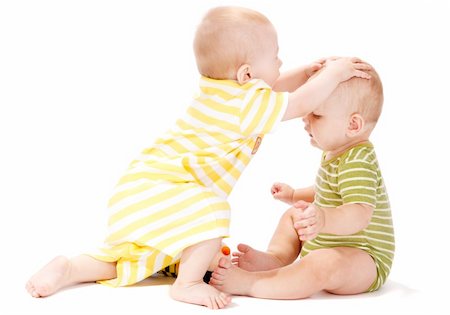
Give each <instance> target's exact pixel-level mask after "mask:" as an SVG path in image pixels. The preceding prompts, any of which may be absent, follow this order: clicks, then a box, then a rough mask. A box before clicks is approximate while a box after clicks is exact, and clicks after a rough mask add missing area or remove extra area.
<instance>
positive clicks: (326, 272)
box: [304, 249, 345, 283]
mask: <svg viewBox="0 0 450 315" xmlns="http://www.w3.org/2000/svg"><path fill="white" fill-rule="evenodd" d="M306 258H309V259H306ZM304 259H305V260H306V261H305V262H306V263H308V265H309V268H310V270H311V273H312V274H313V275H314V276H315V278H316V279H317V281H318V282H320V283H329V282H330V281H331V280H332V279H333V278H335V277H336V276H337V275H338V273H339V272H341V270H342V268H340V266H341V264H343V263H344V260H345V258H344V257H342V255H341V254H340V253H339V252H336V251H334V250H332V249H318V250H315V251H313V252H311V253H309V254H308V256H306V257H304Z"/></svg>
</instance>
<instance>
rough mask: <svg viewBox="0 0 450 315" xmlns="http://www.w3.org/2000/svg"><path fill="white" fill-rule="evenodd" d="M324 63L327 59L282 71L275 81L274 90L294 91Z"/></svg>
mask: <svg viewBox="0 0 450 315" xmlns="http://www.w3.org/2000/svg"><path fill="white" fill-rule="evenodd" d="M324 63H325V59H320V60H317V61H314V62H313V63H311V64H309V65H305V66H301V67H299V68H297V69H293V70H289V71H286V72H284V73H282V74H281V75H280V77H279V78H278V80H277V81H276V82H275V84H274V86H273V90H274V91H277V92H291V93H292V92H294V91H295V90H296V89H298V88H299V87H300V86H302V85H303V84H305V82H306V81H308V79H309V77H311V75H312V74H313V73H314V72H316V71H317V70H320V69H321V68H322V66H323V64H324Z"/></svg>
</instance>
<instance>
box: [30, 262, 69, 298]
mask: <svg viewBox="0 0 450 315" xmlns="http://www.w3.org/2000/svg"><path fill="white" fill-rule="evenodd" d="M69 279H70V261H69V260H68V259H67V258H66V257H63V256H58V257H56V258H54V259H53V260H52V261H50V262H49V263H48V264H47V265H45V266H44V268H42V269H41V270H39V271H38V272H37V273H36V274H35V275H34V276H32V277H31V278H30V280H28V282H27V284H26V286H25V288H26V289H27V291H28V293H30V295H31V296H33V297H35V298H38V297H44V296H49V295H52V294H53V293H55V292H56V291H58V290H59V289H61V288H63V287H65V286H67V285H68V284H69Z"/></svg>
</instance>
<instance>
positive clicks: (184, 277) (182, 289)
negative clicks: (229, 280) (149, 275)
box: [170, 238, 231, 309]
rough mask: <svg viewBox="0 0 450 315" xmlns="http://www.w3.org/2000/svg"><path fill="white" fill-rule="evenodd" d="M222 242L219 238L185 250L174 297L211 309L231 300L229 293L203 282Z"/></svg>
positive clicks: (174, 285)
mask: <svg viewBox="0 0 450 315" xmlns="http://www.w3.org/2000/svg"><path fill="white" fill-rule="evenodd" d="M221 244H222V239H220V238H217V239H212V240H208V241H204V242H201V243H198V244H195V245H192V246H190V247H188V248H186V249H185V250H184V251H183V254H182V255H181V260H180V267H179V270H178V277H177V280H176V281H175V283H174V284H173V285H172V288H171V291H170V295H171V296H172V298H174V299H175V300H178V301H182V302H187V303H192V304H198V305H204V306H207V307H209V308H211V309H219V308H223V307H225V306H226V305H227V304H229V303H230V302H231V298H230V296H229V295H228V294H225V293H223V292H220V291H218V290H217V289H216V288H214V287H213V286H211V285H209V284H206V283H204V282H203V276H204V275H205V272H206V271H207V270H208V266H209V264H210V262H211V260H212V259H213V258H214V256H215V255H216V254H217V252H218V251H219V250H220V247H221Z"/></svg>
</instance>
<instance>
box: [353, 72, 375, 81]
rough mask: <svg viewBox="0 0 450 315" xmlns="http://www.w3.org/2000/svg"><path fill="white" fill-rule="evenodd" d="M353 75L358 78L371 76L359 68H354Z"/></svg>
mask: <svg viewBox="0 0 450 315" xmlns="http://www.w3.org/2000/svg"><path fill="white" fill-rule="evenodd" d="M354 76H355V77H358V78H362V79H370V78H371V76H370V74H368V73H367V72H364V71H360V70H355V73H354Z"/></svg>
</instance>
